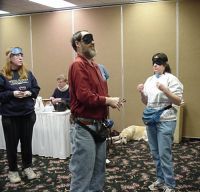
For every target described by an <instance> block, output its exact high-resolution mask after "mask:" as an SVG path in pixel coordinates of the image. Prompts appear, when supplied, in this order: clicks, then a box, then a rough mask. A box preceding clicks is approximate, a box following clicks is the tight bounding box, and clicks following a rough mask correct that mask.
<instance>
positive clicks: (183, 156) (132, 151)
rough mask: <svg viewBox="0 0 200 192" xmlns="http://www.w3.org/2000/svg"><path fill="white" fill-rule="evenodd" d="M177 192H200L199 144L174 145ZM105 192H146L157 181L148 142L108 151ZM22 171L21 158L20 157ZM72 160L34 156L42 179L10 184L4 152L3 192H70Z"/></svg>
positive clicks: (0, 153) (0, 161)
mask: <svg viewBox="0 0 200 192" xmlns="http://www.w3.org/2000/svg"><path fill="white" fill-rule="evenodd" d="M173 154H174V167H175V174H176V180H177V188H176V191H180V192H200V140H198V139H196V140H194V139H193V140H191V139H190V140H185V141H182V142H181V143H180V144H174V146H173ZM108 159H109V160H110V161H111V162H110V163H109V164H107V170H106V183H105V189H104V190H105V192H147V191H148V185H150V184H151V182H153V181H154V180H155V167H154V164H153V161H152V159H151V156H150V154H149V148H148V145H147V143H146V142H145V141H131V142H129V143H128V144H126V145H123V144H115V145H114V144H112V145H111V146H110V149H109V154H108ZM18 160H19V170H20V169H21V163H20V162H21V157H20V153H19V154H18ZM68 164H69V159H66V160H60V159H53V158H46V157H41V156H37V155H35V156H33V165H34V167H33V169H34V170H35V171H36V172H37V174H38V175H39V176H40V177H39V178H38V179H35V180H32V181H28V180H27V179H26V178H25V177H23V176H22V175H21V172H20V175H21V177H22V181H21V182H20V183H18V184H10V183H9V181H8V178H7V172H8V165H7V160H6V154H5V150H0V191H1V192H5V191H10V192H11V191H17V192H29V191H30V192H33V191H37V192H38V191H41V192H51V191H52V192H57V191H59V192H64V191H69V184H70V173H69V169H68Z"/></svg>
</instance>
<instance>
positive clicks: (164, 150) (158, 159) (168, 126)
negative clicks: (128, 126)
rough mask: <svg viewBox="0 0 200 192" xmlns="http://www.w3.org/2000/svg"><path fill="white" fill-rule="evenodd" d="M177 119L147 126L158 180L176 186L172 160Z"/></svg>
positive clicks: (172, 186)
mask: <svg viewBox="0 0 200 192" xmlns="http://www.w3.org/2000/svg"><path fill="white" fill-rule="evenodd" d="M175 128H176V121H165V122H160V123H158V124H157V125H155V126H148V127H147V135H148V143H149V147H150V150H151V153H152V156H153V160H154V161H155V164H156V176H157V180H159V181H160V182H163V183H164V184H165V185H167V186H168V187H171V188H174V187H175V186H176V182H175V179H174V169H173V162H172V144H173V135H174V131H175Z"/></svg>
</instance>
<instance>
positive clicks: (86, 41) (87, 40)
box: [82, 34, 94, 45]
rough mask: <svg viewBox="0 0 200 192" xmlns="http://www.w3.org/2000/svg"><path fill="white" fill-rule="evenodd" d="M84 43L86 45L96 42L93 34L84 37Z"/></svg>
mask: <svg viewBox="0 0 200 192" xmlns="http://www.w3.org/2000/svg"><path fill="white" fill-rule="evenodd" d="M82 41H83V42H84V43H85V44H87V45H88V44H90V43H92V41H94V39H93V35H92V34H86V35H84V36H83V37H82Z"/></svg>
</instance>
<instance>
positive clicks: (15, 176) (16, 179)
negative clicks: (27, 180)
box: [8, 171, 21, 183]
mask: <svg viewBox="0 0 200 192" xmlns="http://www.w3.org/2000/svg"><path fill="white" fill-rule="evenodd" d="M8 178H9V179H10V182H11V183H18V182H20V181H21V178H20V176H19V173H18V172H17V171H9V173H8Z"/></svg>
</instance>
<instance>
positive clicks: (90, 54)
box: [83, 49, 96, 60]
mask: <svg viewBox="0 0 200 192" xmlns="http://www.w3.org/2000/svg"><path fill="white" fill-rule="evenodd" d="M83 54H84V56H85V57H86V58H87V59H89V60H90V59H92V58H93V57H94V56H96V51H95V50H91V49H88V50H85V51H84V52H83Z"/></svg>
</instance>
